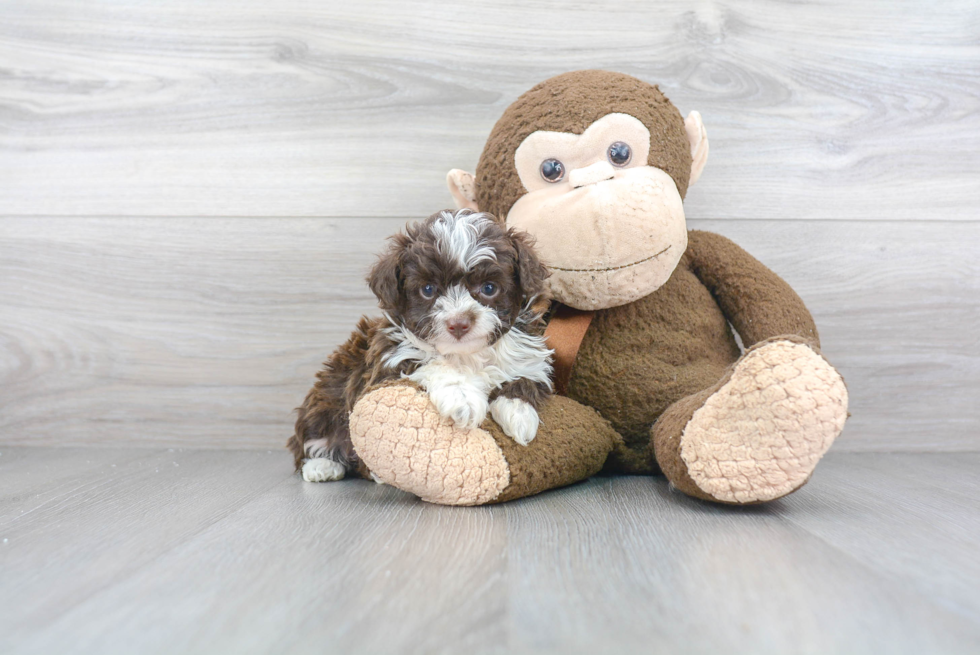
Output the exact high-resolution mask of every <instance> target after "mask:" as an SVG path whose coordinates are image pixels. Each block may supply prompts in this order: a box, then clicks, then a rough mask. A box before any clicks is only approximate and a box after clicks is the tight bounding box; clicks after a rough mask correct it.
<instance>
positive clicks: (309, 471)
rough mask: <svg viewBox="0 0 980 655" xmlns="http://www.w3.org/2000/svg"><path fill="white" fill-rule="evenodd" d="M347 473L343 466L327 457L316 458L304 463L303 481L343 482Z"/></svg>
mask: <svg viewBox="0 0 980 655" xmlns="http://www.w3.org/2000/svg"><path fill="white" fill-rule="evenodd" d="M346 472H347V469H346V468H344V465H343V464H341V463H340V462H335V461H333V460H332V459H327V458H326V457H315V458H313V459H308V460H306V461H305V462H303V479H304V480H306V481H307V482H333V481H334V480H342V479H343V478H344V473H346Z"/></svg>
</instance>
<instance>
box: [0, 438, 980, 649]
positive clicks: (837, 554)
mask: <svg viewBox="0 0 980 655" xmlns="http://www.w3.org/2000/svg"><path fill="white" fill-rule="evenodd" d="M287 459H288V458H287V456H286V454H285V453H283V452H281V451H273V452H265V451H207V450H181V449H174V450H170V449H163V450H152V449H98V448H86V449H67V450H65V449H48V448H31V447H8V448H2V449H0V584H2V591H3V593H2V594H0V652H4V653H54V652H59V653H62V652H70V653H122V652H125V653H134V652H138V653H221V652H236V653H276V652H297V653H303V652H310V653H313V652H344V653H355V652H356V653H360V652H364V653H432V652H447V653H463V652H465V653H524V652H534V653H606V652H617V653H629V652H644V653H716V652H737V653H917V654H921V653H976V652H977V651H978V650H980V558H978V557H977V554H978V546H977V543H978V538H980V476H978V475H977V471H978V469H980V453H972V454H873V453H864V454H859V453H844V454H838V453H831V454H830V455H828V456H827V457H826V458H825V461H824V462H823V463H822V464H821V466H820V467H819V468H818V469H817V473H816V475H815V476H814V478H813V480H812V481H811V483H810V484H809V485H808V486H806V487H805V488H804V489H802V490H801V491H800V492H798V493H797V494H795V495H793V496H790V497H788V498H786V499H783V500H782V501H778V502H775V503H772V504H769V505H765V506H759V507H750V508H726V507H717V506H711V505H707V504H704V503H701V502H699V501H695V500H692V499H689V498H686V497H684V496H682V495H680V494H678V493H676V492H673V491H672V490H670V489H669V488H668V486H667V484H666V482H665V481H664V480H663V479H662V478H640V477H624V478H594V479H592V480H590V481H587V482H585V483H583V484H579V485H576V486H573V487H570V488H567V489H563V490H559V491H555V492H551V493H546V494H543V495H541V496H538V497H535V498H530V499H525V500H522V501H518V502H514V503H510V504H506V505H503V506H496V507H483V508H448V507H439V506H434V505H427V504H425V503H422V502H420V501H418V500H416V499H414V498H412V497H410V496H409V495H407V494H404V493H402V492H399V491H397V490H394V489H392V488H390V487H387V486H379V485H375V484H374V483H369V482H366V481H360V480H356V481H344V482H340V483H331V484H321V485H313V484H308V483H304V482H302V481H301V480H300V479H299V478H298V477H297V476H295V475H294V474H293V473H292V471H291V470H290V465H289V462H288V461H287Z"/></svg>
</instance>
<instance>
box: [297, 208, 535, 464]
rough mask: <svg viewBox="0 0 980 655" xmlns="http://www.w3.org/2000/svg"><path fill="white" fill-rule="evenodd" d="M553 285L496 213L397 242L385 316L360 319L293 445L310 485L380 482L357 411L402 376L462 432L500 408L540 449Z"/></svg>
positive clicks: (414, 231) (428, 227) (467, 215)
mask: <svg viewBox="0 0 980 655" xmlns="http://www.w3.org/2000/svg"><path fill="white" fill-rule="evenodd" d="M547 276H548V272H547V269H546V268H545V267H544V266H543V265H542V264H541V262H540V261H539V260H538V258H537V256H536V255H535V254H534V251H533V248H532V243H531V241H530V238H529V237H528V236H527V235H526V234H524V233H523V232H518V231H515V230H513V229H508V228H506V227H505V226H504V225H503V224H502V223H501V222H499V221H497V220H496V219H495V218H494V217H493V216H491V215H489V214H482V213H474V212H470V211H468V210H461V211H458V212H452V211H448V210H447V211H442V212H438V213H436V214H433V215H432V216H430V217H429V218H428V219H426V220H424V221H420V222H418V223H414V224H410V225H408V226H407V227H406V230H405V232H404V233H399V234H396V235H394V236H392V237H391V238H390V239H389V246H388V248H387V250H386V251H385V252H384V254H382V255H381V256H380V258H379V259H378V261H377V263H376V264H375V266H374V267H373V269H372V270H371V273H370V275H369V276H368V284H369V285H370V287H371V290H372V291H373V292H374V293H375V295H376V296H377V297H378V301H379V305H380V306H381V309H382V310H383V311H384V315H383V316H382V317H377V318H368V317H362V318H361V319H360V321H359V322H358V324H357V327H356V328H355V330H354V332H353V333H352V334H351V336H350V338H349V339H348V340H347V342H346V343H344V344H343V345H342V346H340V347H339V348H337V350H336V351H334V353H333V354H332V355H331V356H330V358H329V359H328V360H327V361H326V362H325V364H324V366H323V369H322V370H321V371H320V372H318V373H317V376H316V377H317V381H316V384H315V385H314V386H313V388H312V389H311V390H310V392H309V393H308V394H307V396H306V400H305V401H304V402H303V405H302V406H301V407H299V408H298V412H299V416H298V418H297V420H296V429H295V433H294V434H293V436H291V437H290V438H289V440H288V443H287V445H288V447H289V449H290V451H292V453H293V457H294V459H295V463H296V467H297V469H302V470H303V476H304V478H305V479H307V480H311V481H325V480H335V479H340V478H341V477H344V475H345V474H356V475H359V476H361V477H367V476H368V475H369V471H368V470H367V468H366V467H365V466H364V464H363V463H362V462H361V461H360V459H359V458H358V457H357V453H355V452H354V449H353V446H352V445H351V440H350V432H349V424H348V419H349V416H350V412H351V410H352V409H353V407H354V405H355V403H356V402H357V401H358V399H359V398H360V397H361V395H362V394H363V393H364V392H365V390H367V389H368V388H370V387H372V386H374V385H377V384H380V383H383V382H385V381H387V380H392V379H398V378H402V377H405V378H409V379H412V380H414V381H416V382H417V383H419V384H420V385H421V386H422V387H423V388H425V389H426V390H427V391H428V392H429V395H430V399H431V400H432V401H433V403H434V404H435V406H436V408H437V409H438V410H439V411H440V413H442V414H443V415H444V416H447V417H450V418H452V419H453V420H454V421H455V422H456V423H457V424H458V425H464V426H467V427H475V426H477V425H479V423H480V422H482V420H483V419H484V418H485V416H486V413H487V411H488V409H490V410H491V411H492V412H493V415H494V418H495V419H497V421H498V423H500V424H501V427H502V428H503V429H504V431H505V432H506V433H507V434H509V435H511V436H512V437H514V439H515V440H517V441H518V442H519V443H523V444H526V443H527V442H529V441H530V440H531V439H533V437H534V432H535V431H536V429H537V413H536V410H537V408H538V407H539V406H540V404H541V402H542V401H543V400H544V399H545V398H547V397H548V395H549V394H550V393H551V390H552V387H551V373H552V370H551V357H550V356H551V351H549V350H548V349H547V347H546V346H545V344H544V339H543V336H542V333H543V329H544V325H543V320H542V315H543V314H544V312H545V310H546V309H547V308H548V305H549V300H548V298H547V297H546V295H545V290H544V281H545V279H546V278H547Z"/></svg>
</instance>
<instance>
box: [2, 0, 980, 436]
mask: <svg viewBox="0 0 980 655" xmlns="http://www.w3.org/2000/svg"><path fill="white" fill-rule="evenodd" d="M0 17H2V19H0V315H2V318H0V443H6V444H51V445H54V444H73V445H91V444H94V445H114V444H123V443H130V444H143V445H147V446H167V445H170V446H199V447H256V448H275V447H279V446H280V445H281V444H282V442H283V440H284V439H285V437H286V435H287V434H288V433H289V430H290V422H291V418H290V410H291V409H292V407H294V406H295V405H297V404H298V403H299V402H300V401H301V399H302V396H303V394H304V393H305V390H306V389H307V388H308V386H309V384H310V382H311V381H312V376H313V373H314V372H315V370H316V368H317V366H318V364H319V362H320V361H321V360H322V359H323V358H324V357H325V355H326V354H327V353H328V352H329V350H330V349H331V348H332V347H333V346H335V345H336V344H337V343H339V342H340V341H341V340H342V339H343V338H344V337H345V335H346V333H347V332H348V331H349V329H350V326H351V324H352V322H353V320H354V319H355V318H356V317H357V316H358V315H359V314H360V313H362V312H366V311H371V309H372V307H373V299H372V298H371V297H370V295H369V293H368V292H367V290H366V288H365V287H364V285H363V282H362V279H363V275H364V273H365V271H366V269H367V267H368V266H369V264H370V261H371V259H372V256H373V253H374V252H376V251H377V250H378V248H379V247H380V245H381V243H382V241H383V239H384V237H385V236H386V235H387V234H390V233H391V232H393V231H394V230H396V229H397V228H398V227H400V226H401V225H403V224H404V223H405V221H407V220H409V219H413V218H418V217H421V216H424V215H427V214H429V213H431V212H432V211H434V210H436V209H440V208H442V207H445V206H447V205H449V204H450V199H449V196H448V193H447V192H446V190H445V186H444V182H443V178H444V175H445V171H446V170H447V169H449V168H452V167H461V168H467V169H470V170H472V169H473V168H474V166H475V163H476V160H477V158H478V156H479V152H480V149H481V147H482V143H483V140H484V139H485V138H486V135H487V133H488V132H489V130H490V128H491V126H492V125H493V123H494V121H495V120H496V118H497V117H498V116H499V114H500V113H501V112H502V111H503V109H504V108H505V107H506V106H507V105H508V104H509V103H510V102H511V101H512V100H513V99H514V98H515V97H516V96H517V95H519V94H520V93H521V92H522V91H524V90H526V89H527V88H529V87H530V86H531V85H533V84H534V83H536V82H538V81H540V80H542V79H545V78H547V77H549V76H550V75H553V74H556V73H559V72H563V71H566V70H574V69H579V68H588V67H593V68H606V69H611V70H619V71H622V72H626V73H630V74H633V75H636V76H638V77H641V78H643V79H646V80H649V81H651V82H658V83H659V84H660V85H661V88H662V89H663V90H664V91H665V92H666V93H667V94H668V95H669V96H670V97H671V98H672V100H674V102H675V103H676V104H677V105H678V106H679V107H680V109H681V110H682V111H683V112H687V111H688V110H690V109H698V110H700V111H701V112H702V114H703V116H704V119H705V122H706V125H707V128H708V133H709V137H710V139H711V157H710V160H709V163H708V167H707V169H706V171H705V174H704V175H703V177H702V178H701V181H700V182H699V183H698V185H697V186H695V187H693V188H692V190H691V192H690V193H689V196H688V200H687V208H688V215H689V217H690V218H691V219H692V220H691V221H690V223H691V226H692V227H698V228H705V229H712V230H716V231H718V232H721V233H723V234H726V235H728V236H730V237H732V238H734V239H736V240H737V241H738V242H739V243H741V244H742V245H743V246H745V247H746V248H747V249H748V250H749V251H750V252H752V253H753V254H755V255H756V256H758V257H759V258H760V259H762V260H763V261H764V262H765V263H767V264H768V265H770V267H772V268H773V269H775V270H776V271H777V272H778V273H780V274H781V275H783V276H784V277H786V279H787V280H789V281H790V282H791V283H792V284H793V285H794V287H795V288H796V289H797V290H798V291H799V292H800V294H801V295H802V296H803V298H804V299H805V300H806V301H807V302H808V304H809V305H810V307H811V309H812V311H813V313H814V315H815V316H816V318H817V321H818V325H819V326H820V328H821V334H822V336H823V340H824V348H825V351H826V352H827V354H828V356H829V357H830V358H831V359H832V361H833V362H834V363H835V364H837V365H838V367H839V368H840V370H841V371H842V373H843V374H844V375H845V378H846V379H847V381H848V384H849V388H850V390H851V394H852V408H851V409H852V412H853V414H854V416H853V417H852V419H851V420H850V422H849V424H848V427H847V429H846V430H845V435H844V436H843V437H842V439H841V441H840V443H839V445H838V446H837V448H838V449H840V450H851V451H888V450H923V451H925V450H947V451H950V450H953V451H955V450H978V449H980V435H978V425H980V403H978V402H977V398H980V336H978V327H980V274H978V272H980V271H978V269H980V264H978V255H980V222H978V219H980V216H978V208H980V183H978V180H980V155H978V154H977V153H980V5H978V4H977V3H976V2H974V1H973V0H951V1H950V2H946V3H943V4H942V5H939V6H931V5H927V4H924V3H915V2H892V1H880V2H862V3H853V2H849V1H847V0H830V1H827V2H821V3H817V2H812V1H808V2H795V3H790V2H786V3H774V2H768V1H766V2H762V1H759V2H753V1H748V2H743V1H739V2H735V1H734V0H727V1H713V0H706V1H704V2H695V3H684V2H677V1H661V0H658V1H656V2H649V3H635V2H628V1H621V2H608V3H594V4H589V3H552V2H530V3H529V2H518V1H516V0H515V1H514V2H503V1H497V2H492V3H481V4H479V5H477V6H466V5H464V4H462V3H439V2H435V1H434V0H427V1H425V2H406V1H398V2H394V1H392V2H374V1H372V2H360V3H349V2H348V3H340V2H323V3H312V2H305V1H303V0H283V1H281V2H278V3H268V2H258V1H254V0H253V1H242V0H238V1H236V2H215V3H208V4H206V5H201V4H199V3H190V2H186V0H174V1H172V2H167V3H138V2H135V1H133V0H124V1H116V2H87V3H75V2H70V1H69V0H61V1H59V0H36V1H33V2H27V1H26V0H23V1H16V2H12V1H0Z"/></svg>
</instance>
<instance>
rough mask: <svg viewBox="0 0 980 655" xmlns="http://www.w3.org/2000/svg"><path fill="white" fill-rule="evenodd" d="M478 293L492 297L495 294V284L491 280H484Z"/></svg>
mask: <svg viewBox="0 0 980 655" xmlns="http://www.w3.org/2000/svg"><path fill="white" fill-rule="evenodd" d="M480 293H481V294H482V295H484V296H486V297H487V298H493V297H494V296H496V295H497V285H496V284H494V283H493V282H484V283H483V286H482V287H480Z"/></svg>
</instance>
